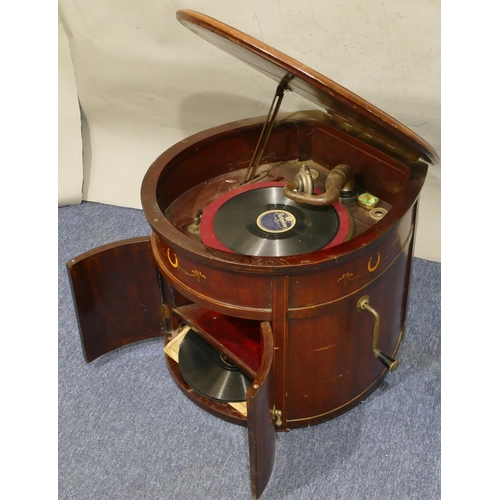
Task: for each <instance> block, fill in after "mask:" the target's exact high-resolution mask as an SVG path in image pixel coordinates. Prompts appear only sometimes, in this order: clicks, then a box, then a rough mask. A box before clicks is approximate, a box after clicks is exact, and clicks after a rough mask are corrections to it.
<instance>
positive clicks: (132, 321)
mask: <svg viewBox="0 0 500 500" xmlns="http://www.w3.org/2000/svg"><path fill="white" fill-rule="evenodd" d="M67 269H68V275H69V280H70V283H71V290H72V293H73V302H74V305H75V312H76V316H77V319H78V327H79V330H80V338H81V341H82V347H83V353H84V356H85V360H86V361H87V362H90V361H93V360H94V359H96V358H98V357H99V356H102V355H103V354H105V353H107V352H109V351H112V350H113V349H116V348H118V347H122V346H124V345H127V344H130V343H132V342H136V341H138V340H145V339H148V338H151V337H159V336H162V335H163V319H162V308H161V292H160V284H159V283H160V281H159V275H158V270H157V268H156V264H155V261H154V258H153V252H152V250H151V243H150V237H149V236H148V237H140V238H131V239H128V240H122V241H118V242H116V243H111V244H109V245H104V246H102V247H98V248H96V249H94V250H91V251H89V252H86V253H84V254H81V255H79V256H78V257H75V258H74V259H72V260H70V261H69V262H68V263H67Z"/></svg>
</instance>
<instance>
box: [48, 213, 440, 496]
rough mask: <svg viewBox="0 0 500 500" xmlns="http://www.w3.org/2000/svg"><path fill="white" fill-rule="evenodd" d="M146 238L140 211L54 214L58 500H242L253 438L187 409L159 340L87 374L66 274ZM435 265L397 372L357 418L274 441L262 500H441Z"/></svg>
mask: <svg viewBox="0 0 500 500" xmlns="http://www.w3.org/2000/svg"><path fill="white" fill-rule="evenodd" d="M148 234H150V228H149V226H148V224H147V223H146V220H145V218H144V215H143V213H142V211H140V210H134V209H126V208H119V207H114V206H107V205H102V204H97V203H82V204H81V205H77V206H67V207H61V208H59V379H58V380H59V499H60V500H70V499H72V500H101V499H103V500H104V499H116V500H118V499H124V500H139V499H144V500H146V499H147V500H160V499H161V500H170V499H172V500H198V499H199V500H235V499H236V500H239V499H242V500H246V499H248V500H250V499H251V498H252V497H251V493H250V481H249V465H248V452H247V446H248V445H247V430H246V428H244V427H240V426H236V425H233V424H230V423H227V422H224V421H222V420H220V419H218V418H216V417H214V416H212V415H210V414H209V413H207V412H205V411H204V410H202V409H200V408H199V407H197V406H196V405H194V404H193V403H192V402H191V401H189V400H188V399H187V398H186V397H185V396H184V395H183V394H182V393H181V392H180V390H179V389H178V388H177V386H176V385H175V383H174V382H173V380H172V379H171V378H170V375H169V373H168V370H167V368H166V365H165V360H164V355H163V340H162V339H153V340H148V341H144V342H142V343H137V344H134V345H132V346H129V347H126V348H123V349H119V350H117V351H113V352H111V353H109V354H107V355H104V356H103V357H101V358H99V359H98V360H96V361H94V362H93V363H90V364H86V363H85V361H84V359H83V355H82V352H81V346H80V339H79V334H78V327H77V323H76V318H75V314H74V309H73V304H72V298H71V291H70V286H69V282H68V278H67V274H66V269H65V263H66V262H67V261H68V260H70V259H71V258H73V257H75V256H76V255H78V254H80V253H82V252H85V251H87V250H90V249H93V248H95V247H97V246H99V245H103V244H105V243H110V242H114V241H117V240H120V239H124V238H129V237H133V236H145V235H148ZM440 301H441V265H440V264H439V263H436V262H431V261H427V260H422V259H415V262H414V267H413V275H412V290H411V295H410V303H409V312H408V323H407V333H406V337H405V339H404V342H403V344H402V346H401V349H400V351H399V355H398V358H399V360H400V363H401V366H400V368H399V369H398V370H397V371H396V372H395V373H393V374H390V375H389V376H388V377H387V378H386V379H385V381H384V382H383V383H382V385H381V386H380V387H379V388H378V389H377V390H376V391H375V392H374V393H373V394H372V395H371V396H370V397H369V398H368V399H367V400H366V401H365V402H364V403H362V404H360V405H358V406H357V407H356V408H354V409H353V410H352V411H350V412H348V413H346V414H344V415H342V416H341V417H338V418H337V419H334V420H331V421H329V422H327V423H324V424H321V425H317V426H313V427H309V428H304V429H296V430H292V431H290V432H288V433H279V434H277V441H276V461H275V466H274V471H273V474H272V476H271V479H270V481H269V484H268V486H267V488H266V490H265V491H264V493H263V495H262V496H261V499H262V500H358V499H359V500H410V499H415V500H417V499H418V500H436V499H438V498H440V490H441V482H440V477H441V465H440V464H441V460H440V457H441V448H440V436H441V423H440V422H441V420H440V418H441V385H440V380H441V370H440V366H441V363H440V348H441V341H440V334H441V309H440V304H441V302H440Z"/></svg>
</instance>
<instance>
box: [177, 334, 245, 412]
mask: <svg viewBox="0 0 500 500" xmlns="http://www.w3.org/2000/svg"><path fill="white" fill-rule="evenodd" d="M179 369H180V371H181V374H182V376H183V378H184V380H185V381H186V382H187V383H188V384H189V386H190V387H192V388H193V389H194V390H195V391H196V392H198V393H199V394H201V395H203V396H205V397H207V398H210V399H214V400H216V401H224V402H241V401H245V400H246V392H247V390H248V388H249V387H250V384H251V383H252V381H251V380H250V379H249V378H248V377H247V376H245V375H244V374H243V373H242V372H241V371H240V370H239V369H238V367H237V366H236V365H234V364H233V363H231V362H230V361H229V360H228V359H227V358H226V357H225V356H224V355H223V354H222V353H220V352H219V351H217V350H216V349H214V348H213V347H212V346H211V345H210V344H208V343H207V342H206V341H205V340H203V339H202V338H201V337H200V336H199V335H197V334H196V333H195V332H194V331H193V330H189V332H188V333H187V334H186V336H185V337H184V340H183V341H182V344H181V346H180V349H179Z"/></svg>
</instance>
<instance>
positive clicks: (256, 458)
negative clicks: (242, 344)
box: [247, 322, 276, 498]
mask: <svg viewBox="0 0 500 500" xmlns="http://www.w3.org/2000/svg"><path fill="white" fill-rule="evenodd" d="M260 329H261V338H262V362H261V364H260V368H259V371H258V372H257V377H256V378H255V380H254V382H253V384H252V385H251V386H250V388H249V389H248V391H247V412H248V420H247V423H248V444H249V451H250V474H251V483H252V495H253V496H254V498H259V496H260V495H261V493H262V492H263V491H264V488H265V487H266V485H267V482H268V481H269V477H270V476H271V472H272V470H273V466H274V448H275V441H276V434H275V433H276V431H275V426H274V420H275V419H274V412H273V408H274V404H273V400H274V376H273V356H274V341H273V333H272V330H271V325H270V324H269V322H264V323H261V326H260Z"/></svg>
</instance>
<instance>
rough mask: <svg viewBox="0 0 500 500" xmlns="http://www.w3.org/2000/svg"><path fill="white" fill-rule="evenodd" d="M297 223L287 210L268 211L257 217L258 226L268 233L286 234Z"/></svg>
mask: <svg viewBox="0 0 500 500" xmlns="http://www.w3.org/2000/svg"><path fill="white" fill-rule="evenodd" d="M296 222H297V220H296V219H295V217H294V216H293V215H292V214H291V213H290V212H287V211H286V210H268V211H267V212H263V213H261V214H260V215H259V216H258V217H257V225H258V226H259V228H260V229H262V230H263V231H265V232H266V233H284V232H285V231H289V230H290V229H292V227H293V226H295V223H296Z"/></svg>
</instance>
